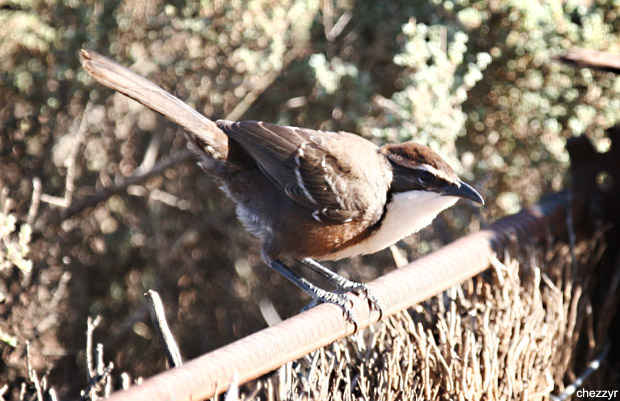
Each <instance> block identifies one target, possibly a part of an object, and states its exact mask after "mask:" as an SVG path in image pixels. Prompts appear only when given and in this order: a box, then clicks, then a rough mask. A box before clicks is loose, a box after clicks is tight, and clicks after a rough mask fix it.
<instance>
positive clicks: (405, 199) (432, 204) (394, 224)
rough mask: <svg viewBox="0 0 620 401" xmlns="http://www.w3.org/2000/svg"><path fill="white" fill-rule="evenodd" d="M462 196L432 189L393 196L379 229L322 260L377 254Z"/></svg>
mask: <svg viewBox="0 0 620 401" xmlns="http://www.w3.org/2000/svg"><path fill="white" fill-rule="evenodd" d="M458 200H459V198H458V197H455V196H441V195H439V194H438V193H436V192H430V191H408V192H402V193H397V194H395V195H393V196H392V200H391V202H390V203H389V204H388V205H387V211H386V214H385V216H384V217H383V221H382V222H381V226H380V227H379V229H378V230H377V231H376V232H375V233H374V234H373V235H372V236H370V237H369V238H366V239H365V240H364V241H362V242H359V243H357V244H355V245H353V246H351V247H349V248H347V249H343V250H341V251H338V252H335V253H332V254H329V255H326V256H324V257H322V258H320V259H322V260H338V259H342V258H348V257H350V256H355V255H365V254H369V253H375V252H378V251H380V250H382V249H385V248H387V247H388V246H390V245H392V244H394V243H395V242H397V241H400V240H401V239H403V238H405V237H407V236H409V235H411V234H413V233H415V232H417V231H419V230H420V229H422V228H424V227H426V226H427V225H429V224H430V223H431V221H433V219H434V218H435V217H437V215H438V214H439V213H440V212H441V211H443V210H445V209H447V208H449V207H450V206H452V205H454V204H455V203H456V201H458Z"/></svg>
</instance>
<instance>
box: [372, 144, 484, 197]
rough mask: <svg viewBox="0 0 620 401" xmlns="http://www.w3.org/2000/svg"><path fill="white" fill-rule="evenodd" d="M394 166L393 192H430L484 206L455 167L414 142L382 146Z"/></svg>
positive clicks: (476, 193) (382, 150) (477, 194)
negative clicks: (460, 177)
mask: <svg viewBox="0 0 620 401" xmlns="http://www.w3.org/2000/svg"><path fill="white" fill-rule="evenodd" d="M381 153H382V154H383V155H384V156H386V157H387V158H388V160H389V161H390V163H391V164H392V168H393V177H392V185H391V188H390V189H391V191H392V192H393V193H400V192H408V191H429V192H435V193H437V194H439V195H442V196H452V197H457V198H464V199H469V200H471V201H473V202H476V203H479V204H481V205H484V199H482V196H481V195H480V194H479V193H478V191H476V190H475V189H474V188H473V187H472V186H471V185H469V184H467V183H465V182H463V181H461V180H460V179H459V177H458V176H457V175H456V173H455V172H454V170H452V167H450V166H449V165H448V163H446V161H445V160H444V159H442V158H441V156H439V155H438V154H437V153H436V152H434V151H433V150H432V149H430V148H429V147H427V146H424V145H421V144H419V143H415V142H405V143H401V144H389V145H385V146H383V147H382V148H381Z"/></svg>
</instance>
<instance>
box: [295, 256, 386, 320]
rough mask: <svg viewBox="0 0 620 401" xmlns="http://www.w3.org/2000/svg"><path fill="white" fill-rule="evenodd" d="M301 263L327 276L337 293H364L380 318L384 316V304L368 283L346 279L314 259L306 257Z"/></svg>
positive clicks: (371, 307)
mask: <svg viewBox="0 0 620 401" xmlns="http://www.w3.org/2000/svg"><path fill="white" fill-rule="evenodd" d="M301 263H302V264H304V265H305V266H307V267H309V268H310V269H312V270H314V271H315V272H317V273H319V274H320V275H322V276H323V277H325V278H326V279H327V280H328V281H329V282H330V284H332V285H333V286H334V287H336V291H335V293H336V294H344V293H346V292H349V291H352V292H355V293H356V294H357V295H362V293H364V295H365V296H366V299H367V300H368V304H369V306H370V309H371V310H376V311H378V312H379V316H380V317H379V318H381V316H383V306H382V305H381V302H379V299H378V298H377V297H376V296H375V294H373V293H372V291H371V290H370V287H368V285H366V284H364V283H358V282H357V281H351V280H349V279H346V278H344V277H342V276H340V275H338V274H336V273H334V272H333V271H331V270H329V269H328V268H326V267H325V266H323V265H322V264H320V263H318V262H317V261H315V260H314V259H310V258H306V259H303V260H301Z"/></svg>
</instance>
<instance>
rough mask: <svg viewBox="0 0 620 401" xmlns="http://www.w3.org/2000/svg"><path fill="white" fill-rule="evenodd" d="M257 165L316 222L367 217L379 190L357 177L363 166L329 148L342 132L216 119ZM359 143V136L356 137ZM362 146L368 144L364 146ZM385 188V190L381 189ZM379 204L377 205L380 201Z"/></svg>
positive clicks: (368, 145)
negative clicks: (343, 157)
mask: <svg viewBox="0 0 620 401" xmlns="http://www.w3.org/2000/svg"><path fill="white" fill-rule="evenodd" d="M217 124H218V126H219V128H220V129H222V130H223V131H224V132H225V133H226V135H228V136H229V137H230V138H231V139H233V140H234V141H235V142H237V143H238V144H239V145H240V146H241V147H242V148H243V150H244V151H246V152H247V153H248V154H249V155H250V157H252V158H253V159H254V160H255V161H256V163H257V164H258V166H259V168H260V169H261V170H262V171H263V173H265V175H267V176H268V177H269V178H270V179H271V181H273V182H274V183H275V184H276V185H277V186H278V187H280V188H281V189H282V190H283V191H284V193H286V195H288V196H289V197H290V198H291V199H293V200H294V201H296V202H298V203H300V204H302V205H304V206H306V207H308V208H310V209H311V213H312V216H313V217H314V218H315V219H317V220H332V221H340V222H345V221H351V220H356V219H359V218H362V217H363V216H365V215H367V214H368V213H367V211H366V210H365V208H367V207H368V202H367V199H365V198H364V197H363V196H361V195H362V194H363V195H364V196H366V197H368V196H369V195H368V194H371V195H370V196H372V197H375V198H376V199H374V202H371V204H379V203H381V199H380V198H381V196H382V195H384V194H385V192H383V194H381V191H378V190H377V188H375V187H372V186H373V185H374V183H372V182H368V180H366V179H364V178H365V177H360V174H358V172H359V171H363V167H364V166H356V165H352V164H351V163H355V158H354V160H353V161H349V162H348V164H347V165H343V163H341V162H340V161H339V159H338V157H336V155H335V154H334V152H333V150H332V149H330V145H333V144H335V143H337V142H338V141H340V140H342V136H343V135H350V136H353V135H352V134H346V133H335V132H323V131H314V130H310V129H305V128H295V127H284V126H280V125H276V124H270V123H264V122H256V121H242V122H230V121H223V120H220V121H217ZM360 141H361V139H360ZM365 146H367V147H374V145H372V144H370V143H369V142H368V144H365ZM361 163H363V162H361ZM386 190H387V189H386ZM381 206H382V203H381Z"/></svg>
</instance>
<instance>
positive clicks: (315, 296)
mask: <svg viewBox="0 0 620 401" xmlns="http://www.w3.org/2000/svg"><path fill="white" fill-rule="evenodd" d="M263 259H264V260H265V262H266V263H267V264H268V265H269V267H271V268H272V269H273V270H275V271H277V272H278V273H280V274H281V275H283V276H284V277H286V278H287V279H289V280H290V281H292V282H293V283H294V284H295V285H297V286H298V287H299V288H301V289H302V290H304V291H305V292H306V293H307V294H308V295H310V296H311V297H312V302H311V303H310V304H309V305H307V306H306V307H304V308H303V309H302V311H305V310H307V309H310V308H312V307H313V306H316V305H318V304H319V303H331V304H336V305H338V306H339V307H340V308H341V309H342V311H343V312H344V315H345V318H346V319H347V320H348V321H349V322H351V323H353V324H354V325H355V327H356V328H357V321H356V320H355V318H354V317H353V312H352V311H351V306H352V302H351V300H350V299H349V297H347V296H346V295H345V294H343V293H336V292H329V291H325V290H323V289H321V288H319V287H317V286H316V285H314V284H312V283H311V282H309V281H308V280H306V279H305V278H303V277H301V276H300V275H298V274H297V273H295V272H294V271H292V270H291V269H289V268H288V266H286V265H285V264H284V263H282V262H280V261H278V260H271V259H269V258H267V257H265V256H263ZM356 330H357V329H356Z"/></svg>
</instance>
